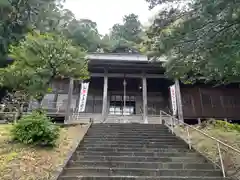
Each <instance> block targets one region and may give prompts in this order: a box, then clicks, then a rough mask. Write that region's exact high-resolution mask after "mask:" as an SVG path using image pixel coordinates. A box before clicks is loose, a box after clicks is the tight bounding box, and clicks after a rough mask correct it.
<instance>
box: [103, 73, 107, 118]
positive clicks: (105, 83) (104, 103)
mask: <svg viewBox="0 0 240 180" xmlns="http://www.w3.org/2000/svg"><path fill="white" fill-rule="evenodd" d="M107 97H108V74H107V73H106V72H105V73H104V85H103V105H102V118H103V120H105V119H106V116H107V102H108V100H107Z"/></svg>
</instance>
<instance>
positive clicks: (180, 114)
mask: <svg viewBox="0 0 240 180" xmlns="http://www.w3.org/2000/svg"><path fill="white" fill-rule="evenodd" d="M175 88H176V99H177V112H178V119H179V120H180V121H182V122H183V121H184V119H183V109H182V96H181V90H180V84H179V80H178V79H176V80H175Z"/></svg>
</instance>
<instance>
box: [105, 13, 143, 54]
mask: <svg viewBox="0 0 240 180" xmlns="http://www.w3.org/2000/svg"><path fill="white" fill-rule="evenodd" d="M143 35H144V32H143V30H142V25H141V23H140V21H139V19H138V16H137V15H135V14H129V15H126V16H124V17H123V24H114V25H113V27H112V29H111V31H110V33H109V35H105V37H104V38H103V41H102V42H103V47H104V51H105V52H128V53H130V52H138V45H139V44H140V43H141V42H142V37H143Z"/></svg>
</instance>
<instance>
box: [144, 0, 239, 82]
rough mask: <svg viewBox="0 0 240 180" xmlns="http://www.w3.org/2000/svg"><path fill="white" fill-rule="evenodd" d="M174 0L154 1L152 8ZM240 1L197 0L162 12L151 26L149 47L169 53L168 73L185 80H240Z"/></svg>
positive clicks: (153, 51)
mask: <svg viewBox="0 0 240 180" xmlns="http://www.w3.org/2000/svg"><path fill="white" fill-rule="evenodd" d="M167 2H173V1H172V0H151V5H152V7H153V6H154V5H156V4H159V3H167ZM239 7H240V1H239V0H217V1H211V0H194V1H192V3H191V4H188V8H185V9H177V8H174V7H172V8H171V9H170V10H165V11H162V12H161V13H160V14H159V15H160V16H159V17H158V18H157V19H156V20H155V22H154V24H153V26H152V27H151V28H150V29H149V32H148V36H149V39H150V40H149V42H148V49H149V51H150V52H151V53H150V54H151V55H152V56H153V57H155V58H158V57H160V56H166V57H167V60H168V62H167V63H166V69H167V74H168V75H170V76H172V77H178V78H182V79H183V80H186V81H190V82H192V81H195V80H202V79H204V80H206V81H214V82H220V83H231V82H236V81H239V80H240V65H239V60H240V8H239Z"/></svg>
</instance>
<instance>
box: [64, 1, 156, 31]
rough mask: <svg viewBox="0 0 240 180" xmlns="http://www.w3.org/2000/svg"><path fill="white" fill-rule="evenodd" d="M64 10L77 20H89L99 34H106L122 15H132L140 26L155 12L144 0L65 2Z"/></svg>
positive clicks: (119, 21)
mask: <svg viewBox="0 0 240 180" xmlns="http://www.w3.org/2000/svg"><path fill="white" fill-rule="evenodd" d="M65 8H67V9H69V10H71V11H72V12H73V13H74V14H75V16H76V18H78V19H83V18H87V19H91V20H92V21H95V22H96V23H97V24H98V30H99V32H100V33H101V34H106V33H108V32H109V29H110V28H111V27H112V26H113V25H114V24H115V23H121V22H122V18H123V16H124V15H127V14H130V13H134V14H137V15H138V16H139V19H140V21H141V22H142V24H147V22H148V20H149V18H151V17H153V15H154V14H155V13H156V12H157V11H156V10H153V11H149V10H148V4H147V3H146V2H145V0H66V3H65Z"/></svg>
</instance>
